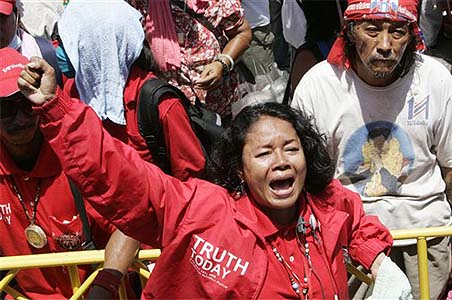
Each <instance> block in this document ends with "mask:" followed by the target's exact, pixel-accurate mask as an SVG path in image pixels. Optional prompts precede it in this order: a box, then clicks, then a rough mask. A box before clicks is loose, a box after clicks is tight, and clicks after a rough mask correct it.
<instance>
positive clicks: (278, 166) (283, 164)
mask: <svg viewBox="0 0 452 300" xmlns="http://www.w3.org/2000/svg"><path fill="white" fill-rule="evenodd" d="M289 167H290V166H289V162H288V160H287V157H286V155H285V153H284V151H282V150H277V151H275V152H274V157H273V170H286V169H288V168H289Z"/></svg>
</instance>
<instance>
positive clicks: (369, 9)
mask: <svg viewBox="0 0 452 300" xmlns="http://www.w3.org/2000/svg"><path fill="white" fill-rule="evenodd" d="M418 4H419V3H418V0H349V1H348V6H347V9H346V10H345V13H344V20H345V21H346V22H347V21H357V20H375V19H384V20H390V21H405V22H407V23H409V24H410V25H411V26H412V28H413V31H414V34H415V35H416V38H417V46H416V48H417V50H419V51H422V50H424V49H425V44H424V41H423V40H422V38H421V33H420V29H419V26H418V24H417V18H418V11H417V9H418ZM344 34H345V27H344V28H343V30H342V33H341V35H340V36H339V37H338V38H337V39H336V41H335V42H334V44H333V46H332V47H331V50H330V53H329V55H328V57H327V60H328V62H329V63H330V64H334V65H339V66H343V67H345V68H347V69H348V68H350V62H349V61H348V58H347V57H346V56H345V53H344V46H345V40H344Z"/></svg>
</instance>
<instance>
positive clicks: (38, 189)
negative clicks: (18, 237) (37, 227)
mask: <svg viewBox="0 0 452 300" xmlns="http://www.w3.org/2000/svg"><path fill="white" fill-rule="evenodd" d="M11 185H12V187H13V189H14V192H15V193H16V196H17V199H19V202H20V204H21V205H22V208H23V210H24V212H25V215H26V216H27V219H28V221H29V222H30V223H31V224H34V223H35V221H36V210H37V209H38V203H39V198H40V195H41V181H38V185H37V186H36V192H35V198H34V200H33V202H30V205H31V207H32V209H33V211H32V213H31V216H30V213H29V212H28V210H27V207H26V206H25V202H24V199H23V198H22V195H21V194H20V193H19V189H18V188H17V185H16V182H15V181H14V178H13V177H12V176H11Z"/></svg>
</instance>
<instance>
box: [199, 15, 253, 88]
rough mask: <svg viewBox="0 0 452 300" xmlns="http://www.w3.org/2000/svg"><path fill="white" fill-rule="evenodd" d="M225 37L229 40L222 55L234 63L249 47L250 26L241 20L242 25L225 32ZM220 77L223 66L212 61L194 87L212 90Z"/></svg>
mask: <svg viewBox="0 0 452 300" xmlns="http://www.w3.org/2000/svg"><path fill="white" fill-rule="evenodd" d="M226 35H227V36H228V38H229V42H228V43H227V44H226V46H225V47H224V49H223V51H222V54H227V55H229V56H230V57H231V58H232V60H233V61H236V60H237V59H239V57H240V56H241V55H242V54H243V52H245V50H246V49H248V47H249V45H250V42H251V38H252V35H253V34H252V32H251V28H250V25H249V24H248V22H247V21H246V20H245V19H243V23H242V24H241V25H240V26H239V27H237V28H235V29H233V30H230V31H228V32H226ZM222 61H223V63H225V64H226V65H227V66H228V67H230V66H231V64H230V62H229V61H228V60H227V59H225V60H222ZM222 77H223V65H222V64H221V63H220V62H218V61H214V62H212V63H210V64H208V65H207V66H206V67H205V68H204V71H203V72H202V74H201V78H200V79H199V80H198V81H197V82H196V83H195V87H196V88H200V89H207V90H208V89H211V88H214V87H215V86H217V84H218V83H219V82H220V80H221V78H222Z"/></svg>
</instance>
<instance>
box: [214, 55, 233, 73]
mask: <svg viewBox="0 0 452 300" xmlns="http://www.w3.org/2000/svg"><path fill="white" fill-rule="evenodd" d="M213 61H217V62H219V63H220V64H221V66H222V67H223V72H222V74H223V76H224V75H226V74H227V73H228V72H229V68H228V65H227V64H226V63H225V62H224V61H223V60H222V59H221V58H219V57H218V56H217V57H215V59H214V60H213Z"/></svg>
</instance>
